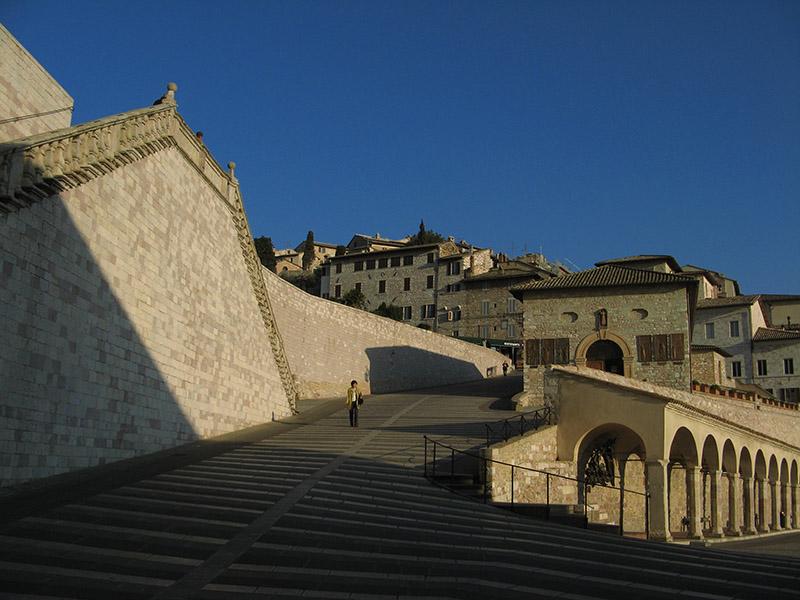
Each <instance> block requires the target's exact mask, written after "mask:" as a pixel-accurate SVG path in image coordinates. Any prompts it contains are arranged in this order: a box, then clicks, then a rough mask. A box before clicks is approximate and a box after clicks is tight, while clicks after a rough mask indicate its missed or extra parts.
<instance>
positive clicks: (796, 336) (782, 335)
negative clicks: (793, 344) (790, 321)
mask: <svg viewBox="0 0 800 600" xmlns="http://www.w3.org/2000/svg"><path fill="white" fill-rule="evenodd" d="M782 340H800V331H793V330H790V329H773V328H771V327H759V328H758V330H757V331H756V333H755V335H753V341H754V342H774V341H782Z"/></svg>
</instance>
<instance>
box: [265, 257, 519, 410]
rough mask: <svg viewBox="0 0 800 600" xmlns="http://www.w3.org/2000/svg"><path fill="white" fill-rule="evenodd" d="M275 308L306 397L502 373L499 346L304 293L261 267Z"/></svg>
mask: <svg viewBox="0 0 800 600" xmlns="http://www.w3.org/2000/svg"><path fill="white" fill-rule="evenodd" d="M264 281H265V283H266V286H267V289H268V291H269V296H270V299H271V303H272V310H273V312H274V314H275V320H276V322H277V324H278V330H279V331H280V333H281V337H282V339H283V345H284V348H285V351H286V356H287V359H288V361H289V365H290V367H291V370H292V374H293V375H294V377H295V384H296V386H297V388H298V391H299V394H300V396H301V397H305V398H319V397H333V396H344V393H345V391H346V389H347V387H348V385H349V383H350V381H351V380H352V379H355V380H357V381H358V382H359V384H360V387H361V389H362V391H363V392H365V393H386V392H395V391H400V390H410V389H417V388H422V387H432V386H438V385H448V384H452V383H459V382H464V381H472V380H477V379H481V378H483V377H486V376H487V374H498V373H502V364H503V360H504V359H505V357H504V356H503V355H502V354H500V353H499V352H496V351H494V350H490V349H488V348H483V347H481V346H477V345H475V344H470V343H467V342H462V341H460V340H457V339H454V338H450V337H446V336H444V335H440V334H438V333H433V332H431V331H426V330H424V329H420V328H418V327H414V326H411V325H406V324H404V323H400V322H397V321H393V320H391V319H387V318H385V317H379V316H377V315H373V314H371V313H368V312H365V311H363V310H358V309H355V308H351V307H349V306H345V305H343V304H339V303H337V302H333V301H331V300H327V299H323V298H318V297H316V296H312V295H310V294H307V293H306V292H304V291H302V290H300V289H299V288H297V287H295V286H293V285H292V284H290V283H288V282H286V281H284V280H283V279H281V278H280V277H278V276H277V275H275V274H274V273H272V272H271V271H268V270H267V269H264Z"/></svg>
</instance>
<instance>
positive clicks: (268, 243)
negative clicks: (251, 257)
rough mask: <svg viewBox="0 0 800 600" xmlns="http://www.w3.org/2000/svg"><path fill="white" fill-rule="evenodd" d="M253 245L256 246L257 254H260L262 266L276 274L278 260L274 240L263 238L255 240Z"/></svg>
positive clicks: (259, 258)
mask: <svg viewBox="0 0 800 600" xmlns="http://www.w3.org/2000/svg"><path fill="white" fill-rule="evenodd" d="M253 243H254V244H255V246H256V254H258V260H260V261H261V264H262V265H264V266H265V267H267V268H268V269H269V270H270V271H272V272H273V273H274V272H275V266H276V265H277V263H278V259H277V258H275V247H274V246H273V245H272V238H268V237H264V236H261V237H258V238H255V239H254V240H253Z"/></svg>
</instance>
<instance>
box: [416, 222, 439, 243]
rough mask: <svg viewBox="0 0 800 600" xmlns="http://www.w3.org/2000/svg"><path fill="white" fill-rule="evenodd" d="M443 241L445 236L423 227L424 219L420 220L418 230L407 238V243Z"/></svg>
mask: <svg viewBox="0 0 800 600" xmlns="http://www.w3.org/2000/svg"><path fill="white" fill-rule="evenodd" d="M443 241H445V238H444V236H443V235H442V234H441V233H436V232H435V231H432V230H429V229H425V221H424V220H420V222H419V231H418V232H417V233H415V234H414V235H412V236H411V239H410V240H408V245H409V246H423V245H425V244H438V243H439V242H443Z"/></svg>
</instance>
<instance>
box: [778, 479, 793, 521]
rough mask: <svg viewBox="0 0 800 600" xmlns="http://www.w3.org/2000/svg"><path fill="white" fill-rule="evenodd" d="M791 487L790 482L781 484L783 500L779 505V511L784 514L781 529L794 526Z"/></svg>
mask: <svg viewBox="0 0 800 600" xmlns="http://www.w3.org/2000/svg"><path fill="white" fill-rule="evenodd" d="M789 487H790V486H789V484H788V483H782V484H781V498H780V500H781V501H780V504H779V505H778V511H780V513H781V514H782V515H783V523H781V529H791V528H792V499H791V498H790V497H789Z"/></svg>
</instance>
